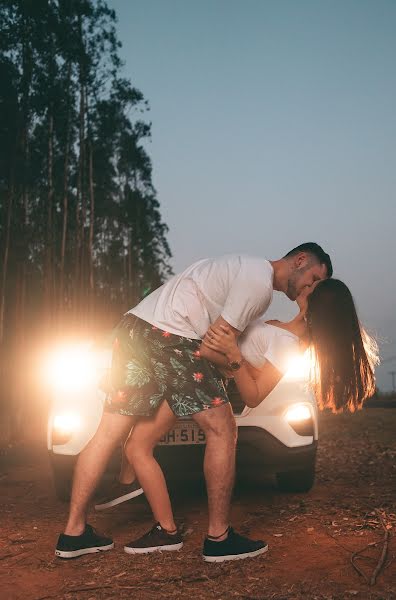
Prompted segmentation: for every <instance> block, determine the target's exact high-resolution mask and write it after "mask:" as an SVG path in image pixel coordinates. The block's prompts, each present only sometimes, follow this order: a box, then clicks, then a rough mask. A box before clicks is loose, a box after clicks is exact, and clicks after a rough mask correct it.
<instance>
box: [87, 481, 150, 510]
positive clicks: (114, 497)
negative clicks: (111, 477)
mask: <svg viewBox="0 0 396 600" xmlns="http://www.w3.org/2000/svg"><path fill="white" fill-rule="evenodd" d="M141 494H143V489H142V488H141V487H140V483H139V482H138V481H137V479H135V481H133V482H132V483H120V482H119V481H116V482H114V483H113V485H112V487H111V489H110V490H109V491H108V493H107V494H106V495H105V496H104V497H103V498H101V500H100V501H99V502H98V504H95V510H106V508H110V507H111V506H117V504H121V503H122V502H126V501H127V500H131V499H132V498H136V496H140V495H141Z"/></svg>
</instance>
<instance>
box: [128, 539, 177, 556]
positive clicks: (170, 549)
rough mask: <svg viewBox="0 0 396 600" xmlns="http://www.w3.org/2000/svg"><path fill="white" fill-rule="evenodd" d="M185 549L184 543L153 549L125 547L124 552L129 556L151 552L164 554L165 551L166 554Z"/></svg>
mask: <svg viewBox="0 0 396 600" xmlns="http://www.w3.org/2000/svg"><path fill="white" fill-rule="evenodd" d="M182 548H183V542H180V544H172V545H169V546H152V547H151V548H130V547H129V546H124V552H126V553H127V554H149V553H150V552H162V551H163V550H165V551H166V552H174V551H176V550H181V549H182Z"/></svg>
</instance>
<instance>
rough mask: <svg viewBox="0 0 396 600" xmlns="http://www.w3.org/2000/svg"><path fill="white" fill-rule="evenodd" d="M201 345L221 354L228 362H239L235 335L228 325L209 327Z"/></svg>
mask: <svg viewBox="0 0 396 600" xmlns="http://www.w3.org/2000/svg"><path fill="white" fill-rule="evenodd" d="M203 343H204V344H205V345H206V346H208V347H209V348H210V349H211V350H215V351H216V352H222V353H223V354H225V355H226V356H227V358H228V360H229V361H232V360H239V358H240V351H239V348H238V344H237V341H236V335H235V334H234V332H233V331H232V330H231V327H230V326H229V325H222V324H220V325H219V326H217V327H216V326H214V325H211V326H210V327H209V329H208V331H207V332H206V335H205V337H204V339H203Z"/></svg>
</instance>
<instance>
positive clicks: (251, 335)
mask: <svg viewBox="0 0 396 600" xmlns="http://www.w3.org/2000/svg"><path fill="white" fill-rule="evenodd" d="M238 345H239V349H240V351H241V353H242V356H243V357H244V358H245V359H246V360H247V361H248V363H250V364H251V365H252V366H253V367H256V369H260V368H261V367H262V366H263V365H264V363H265V362H266V361H269V362H270V363H271V364H272V365H274V367H275V368H276V369H278V371H280V372H281V373H283V374H284V373H286V371H287V370H288V368H289V366H290V360H291V359H292V358H293V357H295V356H296V354H298V352H299V338H298V337H297V336H296V335H294V333H291V332H290V331H287V330H286V329H283V328H282V327H277V326H276V325H271V324H270V323H266V322H265V321H264V320H262V319H258V320H257V321H254V322H253V323H250V325H249V326H248V327H247V328H246V330H245V331H244V333H243V335H241V337H240V338H239V340H238Z"/></svg>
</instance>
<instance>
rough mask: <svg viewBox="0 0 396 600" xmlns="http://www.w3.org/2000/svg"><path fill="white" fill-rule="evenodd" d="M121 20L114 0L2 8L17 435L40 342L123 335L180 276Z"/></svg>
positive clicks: (4, 192) (6, 232) (1, 335)
mask: <svg viewBox="0 0 396 600" xmlns="http://www.w3.org/2000/svg"><path fill="white" fill-rule="evenodd" d="M116 22H117V18H116V14H115V11H114V10H111V9H110V8H109V6H108V5H107V3H106V2H104V1H103V0H1V2H0V31H1V36H0V81H1V86H0V237H1V245H0V251H1V279H0V282H1V283H0V287H1V291H0V350H1V352H0V361H1V365H0V372H1V386H0V416H2V418H3V419H4V418H8V419H9V420H10V422H11V429H13V428H14V429H15V428H16V429H18V427H20V423H21V415H22V414H23V412H24V403H25V402H26V400H27V396H29V393H28V388H29V365H30V360H31V356H32V353H34V351H35V350H36V348H37V347H38V346H39V345H40V344H43V343H44V342H45V341H46V340H51V339H53V338H55V337H56V336H58V337H61V336H62V335H72V334H73V333H78V334H79V335H81V334H83V333H86V334H90V335H92V334H96V333H97V332H99V331H101V330H105V329H106V328H111V327H112V326H113V325H114V324H115V323H116V321H117V319H119V317H120V316H121V314H122V313H123V312H125V310H127V309H128V308H131V307H132V306H134V304H136V303H137V302H138V301H139V300H140V299H141V298H142V297H144V296H145V295H146V294H147V293H149V292H150V291H152V290H153V289H155V288H156V287H157V286H158V285H160V284H161V283H162V282H163V281H164V279H165V278H166V277H167V276H169V274H171V267H170V263H169V260H170V258H171V252H170V248H169V245H168V242H167V239H166V235H167V226H166V224H165V223H164V222H163V221H162V218H161V214H160V205H159V202H158V198H157V194H156V190H155V188H154V186H153V182H152V163H151V160H150V157H149V154H148V152H147V145H148V142H149V140H150V135H151V123H150V122H149V121H148V118H147V117H148V111H149V106H148V102H147V100H146V99H145V98H144V96H143V94H142V92H141V91H140V90H139V89H138V88H137V87H135V86H134V85H133V84H132V83H131V81H129V80H128V79H126V78H125V77H124V76H123V63H122V61H121V59H120V47H121V44H120V42H119V40H118V39H117V35H116ZM133 60H135V61H137V60H139V57H138V56H135V57H133ZM30 400H31V398H30Z"/></svg>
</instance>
